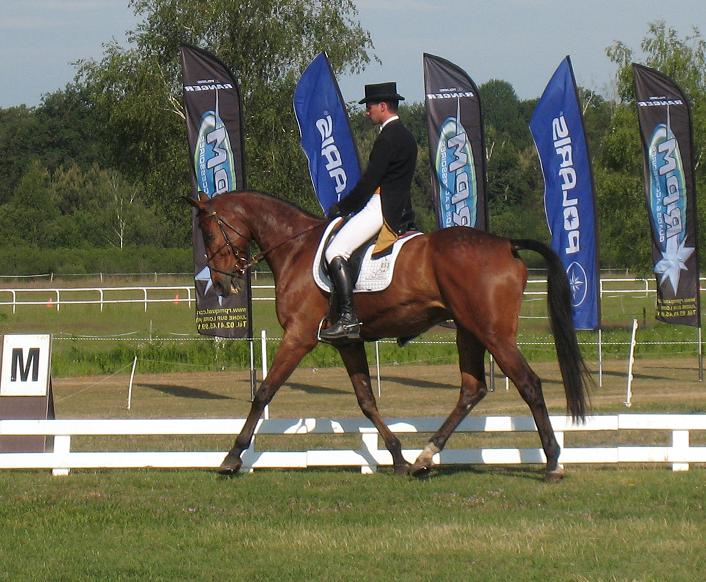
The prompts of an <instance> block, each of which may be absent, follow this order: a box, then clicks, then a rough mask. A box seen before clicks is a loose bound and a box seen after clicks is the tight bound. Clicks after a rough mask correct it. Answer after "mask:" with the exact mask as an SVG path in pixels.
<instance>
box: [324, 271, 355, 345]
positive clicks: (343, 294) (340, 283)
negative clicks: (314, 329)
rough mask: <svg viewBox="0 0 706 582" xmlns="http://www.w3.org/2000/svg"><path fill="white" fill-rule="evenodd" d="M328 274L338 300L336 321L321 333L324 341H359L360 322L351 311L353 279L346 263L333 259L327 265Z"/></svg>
mask: <svg viewBox="0 0 706 582" xmlns="http://www.w3.org/2000/svg"><path fill="white" fill-rule="evenodd" d="M329 273H330V274H331V281H332V282H333V288H334V290H335V291H336V296H337V299H338V307H339V308H338V321H337V322H336V323H334V324H333V325H332V326H331V327H329V328H326V329H324V330H322V331H321V333H320V337H321V339H322V340H324V341H332V340H339V339H353V340H357V339H360V322H359V321H358V317H357V316H356V314H355V311H354V310H353V277H352V276H351V269H350V266H349V265H348V261H347V260H346V259H344V258H343V257H335V258H334V259H332V260H331V262H330V263H329Z"/></svg>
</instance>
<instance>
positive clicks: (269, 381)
mask: <svg viewBox="0 0 706 582" xmlns="http://www.w3.org/2000/svg"><path fill="white" fill-rule="evenodd" d="M309 336H311V339H307V338H304V337H302V336H301V335H295V334H287V333H286V332H285V335H284V337H283V339H282V343H281V344H280V345H279V347H278V348H277V351H276V352H275V356H274V358H273V360H272V366H271V367H270V370H269V372H268V374H267V378H265V379H264V380H263V381H262V383H261V384H260V387H259V388H258V389H257V391H256V392H255V398H254V399H253V401H252V406H251V407H250V412H249V413H248V417H247V419H246V420H245V424H244V425H243V428H242V430H241V431H240V434H239V435H238V437H237V438H236V439H235V444H234V445H233V448H232V449H231V450H230V451H229V452H228V454H227V455H226V458H225V459H223V462H222V463H221V466H220V468H219V470H218V472H219V473H220V474H221V475H234V474H235V473H237V472H238V471H239V470H240V467H241V466H242V464H243V461H242V459H241V458H240V456H241V455H242V454H243V451H245V450H247V449H248V448H249V447H250V443H251V442H252V437H253V434H254V433H255V428H256V427H257V422H258V421H259V420H260V417H261V416H262V413H263V411H264V410H265V406H267V405H268V404H269V403H270V401H271V400H272V398H274V395H275V394H276V393H277V390H279V388H280V386H282V384H284V382H286V381H287V378H289V376H290V374H291V373H292V372H293V371H294V369H295V368H296V367H297V366H298V365H299V362H301V360H302V358H303V357H304V356H305V355H306V354H307V353H309V352H310V351H311V350H312V349H313V348H314V346H315V345H316V340H315V339H314V338H313V335H311V334H309Z"/></svg>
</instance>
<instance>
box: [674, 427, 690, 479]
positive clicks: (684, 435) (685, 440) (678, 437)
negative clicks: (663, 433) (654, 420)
mask: <svg viewBox="0 0 706 582" xmlns="http://www.w3.org/2000/svg"><path fill="white" fill-rule="evenodd" d="M672 448H673V449H678V450H682V449H688V448H689V431H688V430H673V431H672ZM675 452H676V451H675ZM688 470H689V463H672V471H688Z"/></svg>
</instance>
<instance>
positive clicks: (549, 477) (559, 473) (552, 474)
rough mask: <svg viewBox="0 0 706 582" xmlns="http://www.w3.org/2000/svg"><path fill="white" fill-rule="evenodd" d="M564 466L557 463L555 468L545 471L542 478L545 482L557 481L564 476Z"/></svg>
mask: <svg viewBox="0 0 706 582" xmlns="http://www.w3.org/2000/svg"><path fill="white" fill-rule="evenodd" d="M564 474H565V473H564V467H562V466H561V465H559V466H558V467H557V468H556V469H552V470H551V471H547V472H546V473H545V474H544V480H545V481H546V482H547V483H558V482H559V481H561V480H562V479H563V478H564Z"/></svg>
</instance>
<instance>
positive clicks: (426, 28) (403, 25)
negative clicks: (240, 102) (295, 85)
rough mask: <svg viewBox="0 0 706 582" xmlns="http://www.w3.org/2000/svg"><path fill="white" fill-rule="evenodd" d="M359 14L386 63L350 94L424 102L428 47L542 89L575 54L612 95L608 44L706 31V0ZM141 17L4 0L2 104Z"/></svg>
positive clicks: (65, 76)
mask: <svg viewBox="0 0 706 582" xmlns="http://www.w3.org/2000/svg"><path fill="white" fill-rule="evenodd" d="M356 6H357V8H358V12H359V19H360V22H361V24H362V26H363V27H364V28H365V29H367V30H368V31H369V32H370V34H371V36H372V40H373V44H374V46H375V49H374V54H375V55H376V56H377V57H378V58H379V59H380V60H381V61H382V63H381V64H376V63H373V64H371V65H369V66H368V68H367V69H366V71H365V72H364V73H362V74H360V75H354V76H345V77H339V79H338V81H339V85H340V87H341V92H342V93H343V96H344V98H345V100H346V101H351V100H357V99H360V98H362V97H363V87H364V85H365V84H368V83H380V82H387V81H396V82H397V87H398V92H399V93H401V94H402V95H404V96H405V97H406V99H407V102H421V101H422V100H423V83H424V80H423V73H422V54H423V53H424V52H427V53H431V54H434V55H437V56H441V57H444V58H446V59H448V60H450V61H452V62H454V63H455V64H457V65H459V66H460V67H461V68H463V69H464V70H465V71H466V72H467V73H468V74H469V75H470V76H471V78H472V79H473V80H474V81H475V82H476V84H477V85H481V84H483V83H485V82H487V81H489V80H491V79H501V80H504V81H507V82H509V83H511V84H512V86H513V87H514V88H515V91H516V92H517V95H518V97H519V98H520V99H530V98H533V97H539V96H540V95H541V93H542V91H543V90H544V87H545V85H546V83H547V81H548V80H549V78H550V77H551V75H552V73H553V72H554V70H555V69H556V67H557V66H558V65H559V63H560V62H561V60H562V59H563V58H564V57H565V56H566V55H570V56H571V60H572V63H573V66H574V73H575V76H576V80H577V82H578V84H579V85H581V86H583V87H586V88H589V89H593V90H595V91H598V92H600V93H602V94H603V95H605V96H607V97H611V96H613V91H614V76H615V70H616V68H615V65H614V64H613V63H611V62H610V60H609V59H608V57H607V56H606V55H605V49H606V48H607V47H608V46H610V45H611V44H612V43H613V42H614V41H616V40H620V41H622V42H623V43H624V44H626V45H627V46H628V47H630V48H632V49H633V51H634V53H635V56H636V57H637V60H639V55H640V42H641V40H642V39H643V38H644V36H645V34H646V33H647V29H648V24H649V23H650V22H653V21H655V20H664V21H665V22H666V23H667V25H668V26H671V27H673V28H675V29H676V30H677V32H678V34H679V36H680V37H681V38H683V37H685V36H686V35H688V34H689V33H690V32H691V28H692V26H696V27H697V28H698V29H699V30H700V31H701V32H702V33H703V34H704V35H706V4H705V3H704V0H671V1H667V0H662V1H657V0H582V1H581V0H446V1H444V2H438V1H433V0H359V1H358V2H356ZM136 24H137V19H136V17H135V16H134V15H133V13H132V10H131V9H130V7H129V1H128V0H64V1H62V0H0V55H1V56H2V58H1V59H0V79H2V81H0V107H11V106H15V105H21V104H25V105H28V106H35V105H38V104H39V103H40V101H41V97H42V95H44V94H46V93H50V92H53V91H56V90H60V89H63V88H64V87H65V86H66V84H67V83H69V82H70V81H71V80H72V79H73V76H74V73H75V68H74V66H73V65H72V63H74V62H75V61H76V60H78V59H86V58H94V59H99V58H100V57H101V56H102V54H103V52H104V49H103V45H104V43H106V42H110V41H111V40H112V39H115V40H117V41H118V42H119V43H120V44H122V45H125V43H126V41H125V32H126V31H128V30H131V29H134V27H135V26H136Z"/></svg>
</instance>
